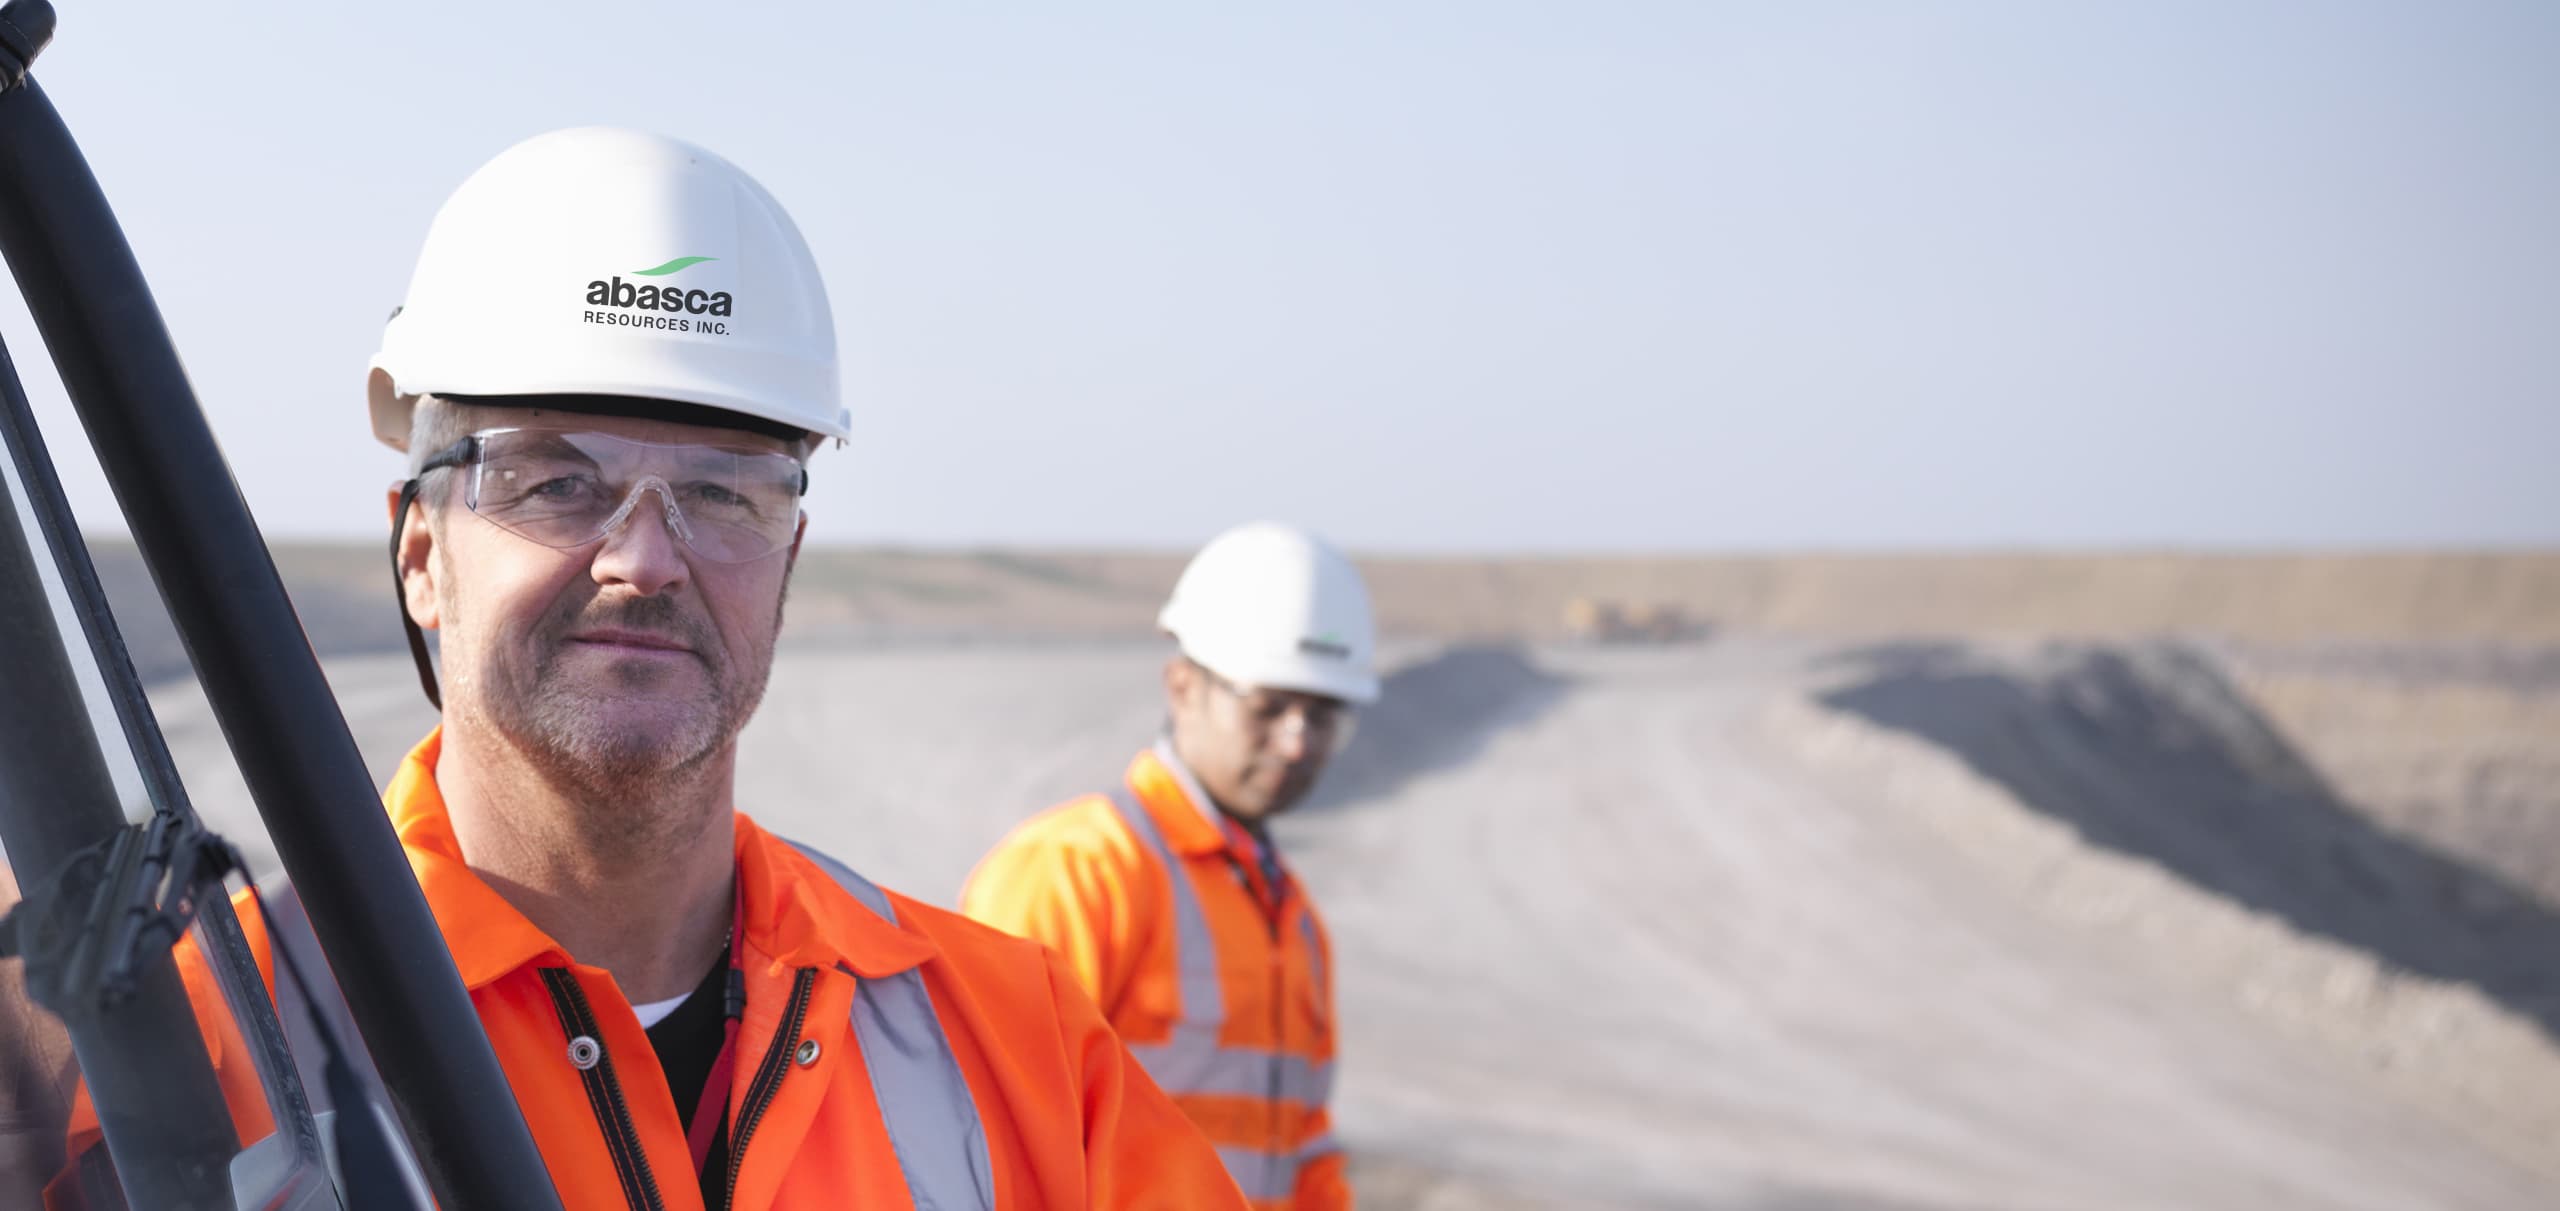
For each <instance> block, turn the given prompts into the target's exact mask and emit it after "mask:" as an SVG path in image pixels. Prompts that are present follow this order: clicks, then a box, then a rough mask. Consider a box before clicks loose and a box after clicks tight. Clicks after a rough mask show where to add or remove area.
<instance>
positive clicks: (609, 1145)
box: [542, 967, 666, 1211]
mask: <svg viewBox="0 0 2560 1211" xmlns="http://www.w3.org/2000/svg"><path fill="white" fill-rule="evenodd" d="M542 982H543V984H544V985H545V986H546V987H548V988H549V989H550V992H551V1008H552V1010H553V1011H554V1012H556V1013H558V1014H559V1015H560V1028H561V1029H562V1030H565V1031H567V1032H568V1035H569V1037H570V1038H572V1039H575V1038H577V1037H579V1036H581V1035H583V1036H585V1037H587V1038H589V1039H593V1040H594V1041H595V1045H596V1062H595V1063H593V1064H590V1065H588V1066H587V1067H585V1068H581V1069H579V1070H578V1077H579V1079H580V1080H581V1081H583V1082H584V1083H585V1084H586V1087H587V1105H588V1107H589V1108H590V1109H592V1110H594V1111H595V1116H596V1125H597V1126H598V1127H601V1128H603V1129H604V1142H605V1151H606V1152H608V1153H611V1154H612V1156H613V1170H614V1173H615V1174H616V1175H617V1176H619V1177H620V1178H621V1179H622V1197H623V1199H624V1201H625V1202H627V1203H629V1204H630V1206H631V1207H632V1208H633V1211H666V1203H665V1201H664V1200H662V1199H661V1198H659V1196H658V1179H657V1177H656V1175H654V1174H652V1173H650V1172H649V1153H648V1150H647V1149H646V1148H643V1147H642V1146H641V1144H640V1129H639V1127H638V1126H637V1125H635V1124H633V1123H632V1121H631V1104H630V1103H629V1102H627V1101H625V1100H624V1099H623V1096H622V1082H621V1081H620V1080H618V1079H616V1078H615V1077H614V1075H613V1055H612V1053H611V1052H609V1051H606V1050H605V1046H604V1032H603V1031H602V1030H600V1029H598V1028H597V1026H596V1015H595V1013H594V1011H593V1010H592V1009H591V1008H590V1007H589V1006H588V1004H587V990H586V989H585V988H583V987H581V986H580V985H579V983H578V977H577V976H576V975H574V974H572V973H571V972H570V971H569V969H568V968H565V967H545V968H543V969H542Z"/></svg>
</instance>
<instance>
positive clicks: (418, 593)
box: [385, 484, 436, 631]
mask: <svg viewBox="0 0 2560 1211" xmlns="http://www.w3.org/2000/svg"><path fill="white" fill-rule="evenodd" d="M385 503H386V505H387V508H386V510H385V511H386V512H388V513H390V514H391V520H392V522H393V523H394V524H396V525H398V526H399V527H400V549H399V551H398V553H397V554H396V555H395V556H394V558H395V560H396V561H397V565H398V567H399V569H400V604H401V606H402V607H403V608H405V609H407V610H408V611H409V618H410V620H411V621H413V622H415V623H417V624H418V629H419V630H422V631H432V630H434V629H436V573H435V558H434V557H435V550H436V536H435V531H434V530H433V529H430V528H429V527H428V525H427V502H425V501H423V500H412V501H410V502H409V515H408V516H407V517H406V518H403V517H401V516H400V487H399V485H396V484H395V485H393V486H392V488H391V495H390V499H389V500H388V501H387V502H385Z"/></svg>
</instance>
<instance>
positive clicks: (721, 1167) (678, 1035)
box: [649, 946, 729, 1211]
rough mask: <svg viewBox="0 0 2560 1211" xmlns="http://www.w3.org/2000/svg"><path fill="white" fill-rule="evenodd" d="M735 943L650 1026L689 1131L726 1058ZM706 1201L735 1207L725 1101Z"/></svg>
mask: <svg viewBox="0 0 2560 1211" xmlns="http://www.w3.org/2000/svg"><path fill="white" fill-rule="evenodd" d="M728 975H729V948H728V947H725V946H723V947H721V948H720V960H719V961H718V962H716V963H713V964H712V965H711V970H710V971H709V972H707V973H705V974H704V975H703V977H702V982H701V983H699V984H696V985H694V986H693V991H692V992H689V993H686V994H685V998H684V1003H683V1004H681V1005H678V1006H676V1008H675V1012H673V1013H670V1014H668V1015H667V1016H665V1017H663V1018H660V1019H658V1024H657V1025H655V1026H652V1027H649V1046H650V1048H651V1049H652V1050H654V1051H656V1052H657V1053H658V1068H659V1069H660V1070H661V1071H663V1072H665V1073H666V1075H667V1092H669V1093H671V1094H674V1095H675V1099H676V1115H677V1116H678V1117H679V1118H682V1119H683V1120H684V1125H685V1130H686V1131H687V1132H688V1133H690V1132H691V1131H692V1130H693V1115H694V1111H695V1110H697V1109H699V1108H700V1107H701V1105H702V1086H703V1085H704V1084H705V1083H706V1082H708V1081H710V1079H711V1066H712V1065H713V1064H714V1063H717V1062H718V1061H719V1059H720V1045H721V1043H722V1042H724V1041H725V1040H726V1039H727V1038H728V1021H727V1015H726V1012H725V1011H726V1008H727V1007H726V1006H725V1005H724V1004H723V1003H722V1002H723V1001H724V999H725V994H726V992H727V988H728V983H729V981H728ZM699 1176H700V1181H701V1186H702V1205H703V1206H704V1207H707V1208H709V1209H710V1211H727V1209H728V1206H729V1202H728V1199H729V1103H728V1099H726V1098H723V1099H721V1102H720V1130H719V1132H718V1133H717V1134H715V1135H713V1136H712V1137H711V1154H710V1156H709V1157H708V1158H707V1159H706V1160H704V1162H703V1165H702V1173H701V1174H700V1175H699Z"/></svg>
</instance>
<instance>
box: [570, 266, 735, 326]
mask: <svg viewBox="0 0 2560 1211" xmlns="http://www.w3.org/2000/svg"><path fill="white" fill-rule="evenodd" d="M718 259H719V258H717V257H707V256H680V257H677V258H676V259H674V260H672V261H669V262H667V263H666V264H664V265H657V266H653V267H651V268H648V269H634V270H632V271H631V276H633V277H635V278H662V277H670V276H673V275H675V274H679V273H682V272H684V271H685V270H687V269H691V268H693V267H694V266H696V265H699V264H702V263H703V262H705V261H714V260H718ZM731 306H732V300H731V299H730V297H729V292H728V291H726V290H697V289H688V288H686V287H684V286H681V285H678V284H676V283H673V282H667V283H656V282H652V283H648V284H645V285H644V284H642V283H638V282H626V281H623V280H622V277H621V275H619V274H616V275H614V276H613V277H611V278H598V279H597V280H595V281H592V282H589V283H587V307H588V310H587V311H586V312H585V313H584V315H583V316H582V317H581V318H583V319H585V320H586V322H588V323H590V324H605V325H609V326H611V327H615V328H657V329H661V330H664V331H667V332H699V333H702V334H704V335H706V336H727V335H729V325H728V323H727V321H726V319H725V318H703V317H726V316H727V315H728V314H729V308H730V307H731ZM598 307H610V308H613V309H614V310H611V311H598V310H595V308H598ZM653 312H666V313H667V314H664V315H656V314H651V313H653ZM635 313H636V314H635Z"/></svg>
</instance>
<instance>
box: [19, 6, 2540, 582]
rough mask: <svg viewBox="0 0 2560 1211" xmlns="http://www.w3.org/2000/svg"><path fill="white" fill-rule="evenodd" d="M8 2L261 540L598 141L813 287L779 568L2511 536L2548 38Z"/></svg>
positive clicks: (1202, 14) (1030, 11) (45, 384)
mask: <svg viewBox="0 0 2560 1211" xmlns="http://www.w3.org/2000/svg"><path fill="white" fill-rule="evenodd" d="M58 4H59V7H60V8H61V10H62V28H61V32H60V34H59V36H58V37H57V40H56V43H55V46H54V47H53V49H51V50H50V51H48V52H47V54H46V56H45V58H44V60H43V61H42V63H41V64H40V67H39V78H40V79H42V80H43V81H44V83H45V86H46V88H47V89H48V90H49V91H50V92H51V94H52V96H53V99H54V101H55V102H56V104H57V105H59V106H60V107H61V108H62V110H63V111H64V113H65V116H66V117H67V118H68V119H69V121H70V122H71V124H72V127H73V129H74V131H75V132H76V133H78V135H79V136H80V138H81V140H82V143H83V145H84V146H85V147H86V148H87V150H88V153H89V156H90V159H91V161H92V164H93V166H94V167H95V168H96V169H97V171H98V173H99V175H100V177H101V179H102V180H103V181H104V182H105V185H106V187H107V191H108V194H109V196H110V197H111V198H112V199H113V200H114V201H115V203H116V205H117V207H118V209H119V212H120V213H121V215H122V216H123V219H124V223H125V226H126V229H127V232H128V234H129V235H130V236H131V238H132V240H133V242H134V244H135V246H136V250H137V252H138V253H139V255H140V257H141V259H142V262H143V265H144V268H145V269H146V271H148V272H149V273H150V275H151V278H152V281H153V283H154V285H155V288H156V290H157V292H158V295H159V299H160V303H161V307H162V309H163V311H164V312H165V313H166V315H167V318H168V320H169V322H170V325H171V327H172V329H173V330H174V332H175V334H176V336H177V339H178V342H179V347H180V350H181V352H182V353H183V354H184V355H185V357H186V359H187V363H188V366H189V369H190V371H191V373H192V374H193V376H194V379H195V382H196V386H197V389H198V391H199V392H200V394H201V395H202V396H203V398H204V401H205V404H206V406H207V408H208V410H209V411H210V412H211V414H212V417H213V423H214V427H215V431H216V432H217V433H218V434H219V435H220V436H221V438H222V441H223V444H224V447H225V450H226V452H227V454H228V455H229V457H230V459H231V460H232V464H233V467H234V470H235V473H236V474H237V475H238V476H239V477H240V480H241V482H242V485H243V489H244V491H245V492H246V493H247V495H248V498H249V500H250V503H251V505H252V507H253V508H254V509H255V510H256V512H257V515H258V517H259V520H260V521H261V523H262V524H263V525H264V526H265V527H266V528H267V529H268V531H269V532H270V533H271V534H274V535H278V536H285V535H293V536H316V535H328V536H344V537H372V536H375V535H377V534H379V533H380V531H381V527H382V506H381V491H382V488H383V485H384V484H386V483H388V482H389V481H390V480H391V479H392V478H394V476H395V475H396V474H397V472H398V462H397V459H396V457H395V456H394V455H392V454H391V453H390V452H389V451H387V450H383V449H381V448H380V447H378V446H375V445H373V444H372V442H371V440H370V438H369V436H368V434H367V430H366V425H365V420H364V409H363V403H362V399H363V396H362V377H363V369H364V365H365V360H366V358H367V357H368V356H369V355H370V354H371V353H372V351H373V349H374V342H375V339H376V337H377V336H378V334H379V331H380V323H381V320H382V318H383V316H384V315H385V314H386V313H387V312H388V311H389V310H390V309H391V307H392V306H393V305H394V304H395V303H397V302H398V301H399V298H400V294H401V291H402V289H403V288H404V287H405V285H406V283H407V279H408V274H409V266H410V262H411V260H412V258H413V257H414V256H415V254H416V251H417V247H418V243H419V240H420V238H421V237H422V236H423V235H424V233H425V229H426V224H427V220H428V218H429V216H430V215H432V214H433V212H434V210H435V207H436V206H437V205H438V203H440V202H441V201H442V199H443V197H444V195H445V194H446V193H447V192H448V191H449V190H450V189H451V188H452V187H453V186H454V185H455V184H456V183H458V182H459V181H460V180H461V179H462V178H463V177H464V176H465V175H467V174H468V173H469V172H470V171H471V170H472V169H473V168H474V167H476V166H477V165H478V164H479V163H480V162H481V161H483V160H485V159H487V158H488V157H489V156H491V155H493V154H495V153H496V152H497V151H498V150H499V149H501V148H503V147H505V146H506V145H508V144H509V143H512V142H514V141H516V140H517V139H520V138H523V137H525V136H527V135H531V134H534V133H537V132H540V131H543V130H547V129H552V128H556V127H561V126H569V125H577V124H583V123H591V122H609V123H616V124H622V125H631V126H638V127H643V128H648V129H654V130H659V131H663V132H665V133H668V134H672V135H676V136H679V137H682V138H687V139H691V140H693V141H696V142H699V143H702V144H703V145H705V146H708V147H710V148H712V149H713V150H716V151H719V152H720V153H722V154H723V155H726V156H727V157H729V158H730V159H732V160H734V161H736V162H738V163H739V164H740V165H742V166H743V167H745V168H746V169H747V170H748V171H750V172H752V173H754V174H755V175H756V176H757V177H759V178H760V179H761V180H763V181H764V183H765V184H766V185H767V186H768V187H769V188H771V189H772V191H773V192H774V193H775V194H776V195H777V196H779V197H780V198H781V199H782V201H783V203H784V204H785V205H786V206H787V207H788V208H789V209H790V210H791V211H792V212H793V214H794V216H795V217H796V219H797V220H798V222H799V224H800V226H801V228H802V230H803V232H804V233H805V234H806V235H807V237H808V239H809V242H810V243H811V245H812V246H813V248H814V249H815V250H816V252H817V254H818V256H819V257H820V259H821V261H822V263H823V265H824V268H825V271H826V274H827V277H828V282H829V286H830V290H831V293H832V296H833V299H834V303H835V308H836V313H837V321H838V324H839V327H840V335H841V341H842V345H843V348H844V350H845V353H846V371H845V374H846V391H847V397H848V399H849V400H850V401H851V405H852V407H853V410H854V419H855V426H856V429H857V430H858V436H857V438H856V440H855V442H854V443H853V444H852V445H851V446H850V447H848V448H846V449H844V450H839V451H832V452H828V453H825V454H822V455H821V456H820V459H819V461H818V463H817V465H816V467H815V468H814V474H815V476H816V481H817V486H816V487H815V489H814V491H813V495H812V502H811V510H812V515H813V518H812V536H813V538H815V539H816V540H818V541H822V542H897V543H914V544H937V545H938V544H952V543H969V544H977V543H1007V544H1017V543H1018V544H1042V545H1049V544H1063V545H1075V546H1116V547H1126V546H1145V547H1166V548H1174V547H1183V546H1188V545H1191V544H1193V543H1196V542H1197V541H1199V540H1200V539H1202V538H1204V537H1205V536H1207V535H1208V534H1210V533H1212V532H1214V531H1216V530H1217V529H1219V528H1222V527H1223V526H1225V525H1227V524H1229V523H1231V522H1235V521H1239V520H1243V519H1247V518H1251V517H1257V516H1278V517H1284V518H1289V519H1294V520H1299V521H1303V522H1305V523H1307V524H1310V525H1313V526H1315V527H1317V528H1319V529H1321V530H1324V531H1326V532H1328V533H1330V534H1331V535H1333V536H1334V537H1336V538H1337V539H1339V540H1341V541H1343V542H1345V543H1348V544H1350V545H1353V546H1355V547H1358V548H1362V549H1367V550H1382V551H1449V552H1502V551H1551V552H1570V551H1639V550H1640V551H1718V550H1765V549H1784V548H1807V547H1813V548H1914V547H1973V548H1980V547H2037V548H2043V547H2126V546H2140V547H2160V546H2180V547H2313V548H2359V547H2372V546H2412V545H2461V546H2483V545H2489V546H2517V545H2526V546H2543V547H2549V546H2553V545H2555V544H2560V474H2555V473H2554V470H2553V464H2554V462H2555V461H2556V460H2560V70H2554V68H2553V65H2554V64H2560V6H2555V5H2551V4H2547V3H2506V4H2498V3H2452V4H2441V5H2412V4H2367V3H2273V2H2266V3H2244V4H2236V5H2235V4H2202V3H2141V4H2132V3H2126V4H2084V5H2067V6H2054V5H2026V4H2007V5H1994V4H1933V5H1911V4H1898V3H1890V4H1888V3H1879V4H1871V5H1859V4H1790V5H1749V6H1743V5H1717V4H1707V3H1661V4H1638V3H1606V2H1593V3H1578V4H1556V3H1547V4H1505V3H1408V4H1394V5H1377V4H1338V3H1300V4H1291V5H1286V6H1281V5H1266V6H1243V5H1197V4H1189V5H1176V4H1162V5H1103V4H1079V5H1071V6H1070V5H1050V6H1036V7H1035V6H1019V7H1010V6H996V5H985V4H980V5H955V4H936V5H878V4H836V5H824V6H817V5H811V6H790V7H785V6H771V5H764V6H751V5H733V6H707V5H700V4H690V5H656V4H642V3H621V4H614V5H601V4H598V5H521V6H510V7H508V8H507V9H505V10H504V11H505V13H506V16H505V18H504V19H503V20H499V19H498V18H496V17H494V16H490V15H487V14H494V13H496V12H498V11H499V10H495V9H481V10H454V9H450V8H439V7H430V6H396V7H395V6H384V5H361V6H359V5H320V4H269V5H264V6H262V7H261V9H260V10H259V20H258V21H257V22H256V24H255V26H254V27H247V26H243V25H242V24H241V23H240V22H239V20H238V19H237V17H236V11H235V10H226V9H223V8H221V7H220V6H175V5H168V6H164V5H142V4H137V5H119V6H112V7H110V6H104V5H97V4H88V3H81V2H79V0H58ZM457 11H477V12H480V13H482V14H483V16H481V17H480V18H478V19H476V20H465V19H462V18H460V17H457V16H456V15H455V13H456V12H457ZM0 336H5V337H6V338H7V340H8V342H9V345H10V348H11V350H12V352H13V353H14V354H15V355H16V356H17V359H18V361H19V362H20V365H21V369H22V371H23V372H25V373H26V374H27V375H28V378H29V380H30V382H29V386H30V389H31V390H32V391H33V392H34V394H35V395H36V396H37V398H38V401H39V407H40V408H41V409H43V411H44V413H45V415H46V416H47V417H48V419H50V420H60V421H61V422H62V426H61V427H58V428H56V430H55V431H56V432H57V434H58V436H57V437H56V441H57V443H58V444H59V445H60V446H62V447H65V449H63V450H62V454H63V456H64V458H65V461H66V463H67V464H69V465H67V466H66V475H67V477H68V478H70V479H71V481H72V486H73V490H74V493H75V499H76V502H77V503H78V504H79V505H80V506H81V507H82V509H83V511H84V516H86V517H87V518H89V519H90V522H91V524H92V528H93V529H98V530H113V529H117V528H119V527H120V524H121V523H120V522H119V521H118V520H117V519H116V518H115V517H114V516H113V512H112V504H111V501H110V500H109V498H108V496H107V495H106V491H105V489H104V486H103V484H102V483H101V482H100V481H99V480H98V478H97V476H96V475H95V472H94V470H93V469H92V468H91V467H89V466H87V465H86V464H85V456H82V455H80V453H79V451H78V449H77V446H76V443H72V442H70V441H68V440H67V434H68V432H69V430H68V424H69V420H68V412H67V409H65V408H64V407H63V405H62V404H61V403H60V395H59V390H58V388H57V387H56V386H55V385H54V384H53V382H52V381H51V378H50V374H49V368H47V367H44V366H42V365H41V359H39V358H37V357H36V356H35V353H36V349H37V346H36V343H35V340H34V337H33V334H32V332H31V330H30V329H29V327H28V325H27V324H26V322H25V319H24V315H23V312H22V309H21V308H20V305H19V303H18V300H17V299H16V298H15V297H14V295H11V296H9V297H6V298H0Z"/></svg>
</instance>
